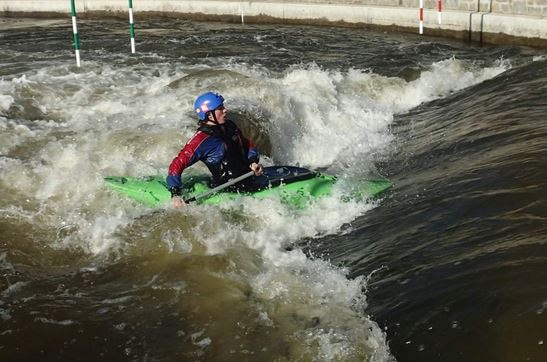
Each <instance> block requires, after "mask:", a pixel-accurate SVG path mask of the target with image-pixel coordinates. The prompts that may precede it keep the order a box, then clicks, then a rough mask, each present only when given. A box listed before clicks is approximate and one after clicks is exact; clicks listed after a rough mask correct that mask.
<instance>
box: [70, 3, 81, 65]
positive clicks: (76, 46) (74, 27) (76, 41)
mask: <svg viewBox="0 0 547 362" xmlns="http://www.w3.org/2000/svg"><path fill="white" fill-rule="evenodd" d="M70 6H71V8H72V32H73V33H74V50H75V51H76V65H77V66H78V67H79V66H80V39H79V38H78V26H77V25H76V5H75V4H74V0H70Z"/></svg>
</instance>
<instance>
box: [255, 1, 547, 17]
mask: <svg viewBox="0 0 547 362" xmlns="http://www.w3.org/2000/svg"><path fill="white" fill-rule="evenodd" d="M257 1H268V0H257ZM270 1H275V0H270ZM437 1H438V0H424V7H425V8H426V9H436V8H437ZM250 2H252V0H251V1H250ZM276 2H286V3H315V4H317V3H324V4H352V5H368V6H394V7H403V8H419V4H420V0H277V1H276ZM442 8H443V10H460V11H481V12H490V11H491V12H493V13H498V14H513V15H532V16H547V0H442Z"/></svg>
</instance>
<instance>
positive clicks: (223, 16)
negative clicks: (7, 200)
mask: <svg viewBox="0 0 547 362" xmlns="http://www.w3.org/2000/svg"><path fill="white" fill-rule="evenodd" d="M442 3H443V13H442V24H438V20H437V19H438V17H437V0H425V15H424V16H425V19H424V23H425V24H424V26H425V29H424V34H426V35H434V36H447V37H453V38H460V39H463V40H476V41H479V40H480V41H481V42H483V41H484V42H486V43H514V44H522V45H534V46H540V47H547V0H443V2H442ZM76 5H77V12H78V16H79V17H86V16H87V17H92V16H123V17H126V16H127V15H126V14H127V6H128V1H127V0H76ZM418 6H419V0H259V1H253V0H247V1H241V0H133V7H134V11H135V17H136V18H137V19H138V18H139V17H140V18H143V17H146V16H169V17H183V18H192V19H197V20H223V21H237V22H241V21H245V22H246V23H251V22H255V23H260V22H261V23H289V24H318V25H343V26H377V27H389V28H391V29H395V30H399V31H407V32H417V31H418ZM69 12H70V1H69V0H48V1H35V0H0V15H2V14H3V15H4V16H10V15H13V16H46V15H47V16H51V15H53V16H58V15H59V14H60V13H63V14H66V13H69Z"/></svg>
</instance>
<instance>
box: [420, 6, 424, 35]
mask: <svg viewBox="0 0 547 362" xmlns="http://www.w3.org/2000/svg"><path fill="white" fill-rule="evenodd" d="M423 33H424V0H420V34H423Z"/></svg>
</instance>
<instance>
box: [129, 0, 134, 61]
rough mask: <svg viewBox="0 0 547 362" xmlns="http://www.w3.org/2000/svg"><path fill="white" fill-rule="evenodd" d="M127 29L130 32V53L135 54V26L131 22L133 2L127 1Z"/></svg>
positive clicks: (131, 0)
mask: <svg viewBox="0 0 547 362" xmlns="http://www.w3.org/2000/svg"><path fill="white" fill-rule="evenodd" d="M129 29H130V32H131V53H133V54H135V25H134V22H133V0H129Z"/></svg>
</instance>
